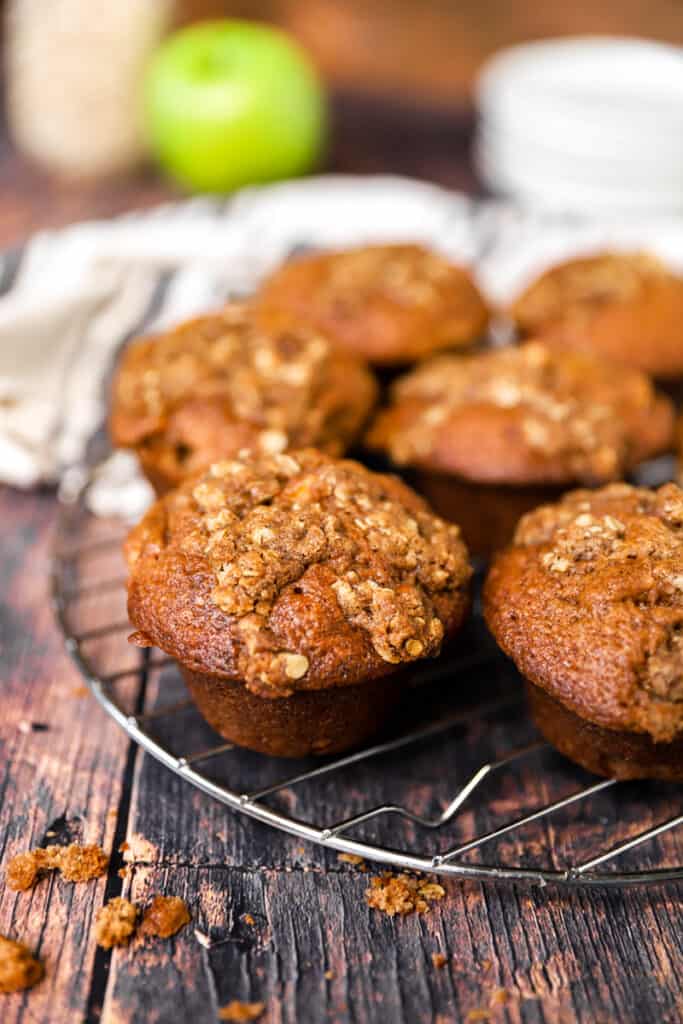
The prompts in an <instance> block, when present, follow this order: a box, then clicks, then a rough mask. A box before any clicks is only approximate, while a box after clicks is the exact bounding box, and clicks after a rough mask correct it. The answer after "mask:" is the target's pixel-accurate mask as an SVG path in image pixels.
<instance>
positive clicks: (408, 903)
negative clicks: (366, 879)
mask: <svg viewBox="0 0 683 1024" xmlns="http://www.w3.org/2000/svg"><path fill="white" fill-rule="evenodd" d="M445 895H446V890H445V889H444V887H443V886H442V885H439V884H438V883H437V882H432V881H429V880H426V879H424V878H420V877H418V876H415V875H408V874H405V873H403V872H401V873H400V874H397V875H395V874H393V873H392V872H391V871H384V872H382V874H381V875H375V876H374V877H373V878H371V879H370V888H369V889H367V890H366V893H365V899H366V902H367V904H368V906H369V907H372V908H373V909H374V910H381V911H383V912H384V913H385V914H387V915H388V916H389V917H394V915H395V914H400V915H401V916H403V915H405V914H412V913H413V912H414V911H417V913H418V914H426V913H427V912H428V911H429V905H430V903H433V902H435V901H437V900H442V899H443V898H444V896H445Z"/></svg>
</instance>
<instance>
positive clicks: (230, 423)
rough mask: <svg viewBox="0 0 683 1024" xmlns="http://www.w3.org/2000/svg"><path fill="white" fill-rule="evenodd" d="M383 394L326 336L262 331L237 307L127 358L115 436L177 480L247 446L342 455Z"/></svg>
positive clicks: (152, 341)
mask: <svg viewBox="0 0 683 1024" xmlns="http://www.w3.org/2000/svg"><path fill="white" fill-rule="evenodd" d="M375 397H376V384H375V381H374V378H373V377H372V374H371V373H370V371H369V370H368V369H367V368H366V367H364V366H363V365H362V364H361V363H360V362H358V361H357V360H355V359H353V358H352V357H350V356H348V355H346V354H344V353H341V352H338V351H336V350H335V349H334V348H333V347H332V346H331V345H330V343H329V341H327V340H326V339H325V338H323V337H322V336H321V335H320V334H318V333H316V332H313V331H311V330H309V329H306V328H303V329H302V328H298V327H297V328H292V329H287V330H282V331H280V332H267V331H264V330H263V329H262V328H260V327H257V325H256V324H255V321H254V317H253V314H252V311H251V309H250V307H249V306H248V305H244V304H237V303H235V304H231V305H228V306H226V307H225V308H224V309H222V310H220V311H218V312H216V313H213V314H210V315H207V316H201V317H197V318H195V319H193V320H188V321H186V322H185V323H183V324H180V325H179V326H178V327H176V328H174V329H173V330H170V331H169V332H168V333H166V334H163V335H155V336H152V337H149V338H143V339H141V340H139V341H137V342H136V343H134V344H133V345H131V346H130V347H129V348H128V349H127V350H126V351H125V352H124V354H123V357H122V360H121V363H120V366H119V369H118V372H117V374H116V377H115V381H114V388H113V402H112V412H111V417H110V430H111V434H112V438H113V440H114V443H115V444H117V445H120V446H123V447H133V448H135V449H136V450H137V451H138V454H139V455H140V457H141V460H142V463H143V467H145V468H148V467H149V468H151V469H152V470H156V471H157V472H158V473H160V474H161V475H163V476H164V477H165V478H166V480H167V481H168V482H169V483H176V482H178V481H180V480H181V479H184V477H185V476H187V475H189V474H190V473H192V472H195V471H197V470H198V469H200V468H203V467H204V466H206V465H208V464H210V463H211V462H212V461H214V460H216V459H218V458H224V457H226V456H228V457H229V456H232V455H235V454H236V453H237V452H238V451H240V450H241V449H244V448H250V449H252V450H254V451H255V452H259V453H263V454H273V453H275V452H280V451H284V450H285V449H287V448H289V447H292V446H306V445H316V446H317V447H320V448H322V449H323V450H325V451H328V452H330V453H331V454H342V453H343V452H344V451H345V450H346V448H347V447H348V445H349V444H350V443H351V442H352V441H353V440H354V438H355V437H356V435H357V434H358V432H359V430H360V429H361V428H362V426H363V423H364V421H365V419H366V418H367V415H368V412H369V410H370V408H371V407H372V405H373V403H374V401H375Z"/></svg>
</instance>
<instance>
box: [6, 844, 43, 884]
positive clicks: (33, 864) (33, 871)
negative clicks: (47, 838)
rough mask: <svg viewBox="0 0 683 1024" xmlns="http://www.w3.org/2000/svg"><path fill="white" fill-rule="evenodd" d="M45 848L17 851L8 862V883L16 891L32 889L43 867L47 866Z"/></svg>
mask: <svg viewBox="0 0 683 1024" xmlns="http://www.w3.org/2000/svg"><path fill="white" fill-rule="evenodd" d="M45 852H46V851H45V850H40V849H39V850H28V851H27V852H26V853H17V854H16V856H14V857H12V858H11V859H10V861H9V863H8V864H7V874H6V877H7V885H8V886H9V888H10V889H12V890H13V891H14V892H24V891H25V890H26V889H30V888H31V887H32V886H33V885H35V883H36V882H37V880H38V874H39V872H40V870H41V868H43V867H46V866H47V865H46V863H45V860H46V858H45V856H44V855H45Z"/></svg>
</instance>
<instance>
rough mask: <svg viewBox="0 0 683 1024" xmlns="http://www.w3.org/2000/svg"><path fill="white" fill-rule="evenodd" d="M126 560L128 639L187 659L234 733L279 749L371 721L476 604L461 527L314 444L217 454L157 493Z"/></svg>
mask: <svg viewBox="0 0 683 1024" xmlns="http://www.w3.org/2000/svg"><path fill="white" fill-rule="evenodd" d="M126 557H127V561H128V565H129V569H130V577H129V581H128V612H129V616H130V620H131V622H132V623H133V624H134V626H135V627H136V629H137V631H138V632H137V633H136V634H134V636H133V638H132V639H134V641H135V642H136V643H138V644H140V645H142V646H149V645H154V646H155V647H159V648H161V650H163V651H165V652H166V653H167V654H169V655H171V656H172V657H173V658H174V659H175V660H176V661H177V662H178V664H179V666H180V669H181V671H182V673H183V676H184V678H185V680H186V682H187V685H188V687H189V690H190V692H191V694H192V696H193V697H194V699H195V701H196V703H197V705H198V707H199V709H200V711H201V712H202V713H203V715H204V716H205V718H206V719H207V720H208V722H209V723H210V724H211V725H212V726H213V727H214V728H215V729H216V730H217V731H218V732H219V733H221V734H222V735H223V736H224V737H226V738H227V739H229V740H232V741H233V742H235V743H237V744H240V745H241V746H245V747H250V748H251V749H253V750H258V751H262V752H264V753H268V754H276V755H281V756H288V757H301V756H304V755H307V754H311V753H313V754H323V753H324V754H327V753H331V752H334V751H340V750H344V749H346V748H347V747H351V746H354V745H356V744H357V743H360V742H361V741H362V740H363V739H365V738H366V737H367V736H369V735H371V734H372V733H373V732H375V731H376V730H377V729H378V728H379V727H380V726H381V725H382V724H383V723H384V721H385V720H386V717H387V715H388V714H389V712H390V710H391V709H392V707H393V706H394V705H395V704H396V702H397V701H398V700H399V698H400V696H401V692H402V689H403V687H402V685H401V684H402V683H404V682H405V680H406V677H407V675H408V674H409V673H410V669H411V667H412V666H413V664H414V663H415V662H416V661H417V660H418V659H420V658H427V657H433V656H435V655H437V654H438V653H439V650H440V648H441V645H442V643H443V642H444V641H445V640H446V639H447V638H450V637H451V636H452V635H453V634H454V633H455V632H456V631H457V629H458V627H459V626H460V625H461V623H462V621H463V619H464V617H465V614H466V611H467V607H468V583H469V579H470V567H469V564H468V560H467V550H466V548H465V545H464V544H463V542H462V540H461V538H460V531H459V529H458V527H457V526H454V525H452V524H449V523H445V522H444V521H443V520H441V519H438V518H437V517H436V516H434V515H433V514H432V513H431V512H430V510H429V509H428V507H427V505H426V504H425V503H424V502H423V501H422V499H421V498H419V497H418V496H417V495H416V494H414V493H413V491H411V490H410V489H409V488H408V487H406V486H405V484H403V483H402V482H401V481H399V480H397V479H396V478H394V477H391V476H381V475H379V474H376V473H371V472H370V471H369V470H367V469H365V468H364V467H363V466H361V465H360V464H359V463H357V462H352V461H350V460H337V459H333V458H331V457H330V456H327V455H324V454H322V453H321V452H318V451H314V450H312V449H309V450H304V451H295V452H291V453H285V454H282V455H273V456H260V457H258V458H255V459H253V460H250V459H248V458H246V457H242V458H239V459H235V460H224V461H222V462H218V463H215V464H213V465H212V466H211V467H210V469H209V470H208V471H206V472H205V473H203V474H198V475H196V476H195V477H193V478H191V479H189V480H187V481H185V482H184V483H183V484H182V485H181V486H180V487H179V488H178V489H177V490H175V491H171V492H170V493H169V494H167V495H166V496H165V497H164V498H162V499H160V500H159V501H157V503H156V504H155V505H154V506H153V507H152V508H151V509H150V511H149V512H148V513H147V515H146V516H145V517H144V519H143V520H142V522H141V523H140V524H139V525H138V526H137V527H136V528H135V529H134V530H133V531H132V533H131V534H130V536H129V538H128V540H127V542H126Z"/></svg>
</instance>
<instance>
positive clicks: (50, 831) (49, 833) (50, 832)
mask: <svg viewBox="0 0 683 1024" xmlns="http://www.w3.org/2000/svg"><path fill="white" fill-rule="evenodd" d="M56 835H57V833H56V832H55V830H54V829H52V828H49V829H48V830H47V832H46V833H45V838H46V839H54V837H55V836H56Z"/></svg>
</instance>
